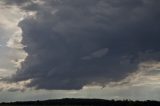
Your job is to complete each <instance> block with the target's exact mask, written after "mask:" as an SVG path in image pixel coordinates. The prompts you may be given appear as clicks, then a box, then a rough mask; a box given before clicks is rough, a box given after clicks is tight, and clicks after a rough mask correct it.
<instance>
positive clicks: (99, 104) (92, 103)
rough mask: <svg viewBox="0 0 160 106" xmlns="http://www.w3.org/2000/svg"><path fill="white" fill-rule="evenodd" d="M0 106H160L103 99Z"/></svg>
mask: <svg viewBox="0 0 160 106" xmlns="http://www.w3.org/2000/svg"><path fill="white" fill-rule="evenodd" d="M0 106H160V102H159V101H149V100H148V101H130V100H123V101H120V100H119V101H117V100H103V99H57V100H46V101H28V102H10V103H1V104H0Z"/></svg>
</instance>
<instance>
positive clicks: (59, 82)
mask: <svg viewBox="0 0 160 106" xmlns="http://www.w3.org/2000/svg"><path fill="white" fill-rule="evenodd" d="M13 1H14V0H13ZM18 5H20V4H18ZM35 5H36V7H37V8H32V6H31V5H30V6H28V7H25V8H23V9H25V10H28V11H36V12H37V14H36V18H33V17H32V16H29V17H26V18H25V19H24V20H22V21H21V22H20V23H19V26H20V27H21V28H22V31H23V34H22V36H23V40H22V43H23V44H24V45H26V47H25V48H24V50H25V51H26V52H27V53H28V57H27V58H26V60H25V62H23V63H22V68H21V69H20V70H18V71H17V73H16V74H15V75H13V77H12V79H11V80H12V81H23V80H27V79H32V82H31V83H30V84H29V85H28V87H36V88H37V89H69V90H70V89H81V88H82V87H83V86H85V85H89V84H99V85H105V84H107V83H108V82H110V81H118V80H121V79H123V78H125V77H126V76H127V75H128V74H130V73H133V72H134V71H136V70H137V68H138V65H139V63H141V62H143V61H149V60H156V61H159V59H160V55H159V51H160V48H159V45H160V42H159V39H160V36H159V34H160V31H159V27H160V20H159V19H160V14H159V13H160V8H159V6H160V2H159V1H157V0H152V1H150V0H121V1H119V0H47V1H45V3H44V4H43V5H38V4H35ZM53 12H54V13H53ZM104 48H108V49H104ZM103 50H104V51H103ZM108 50H109V51H108ZM96 51H97V52H96ZM147 51H152V52H149V53H148V55H147V54H146V52H147ZM140 54H142V55H143V54H145V55H143V58H141V55H140ZM85 56H88V57H89V58H92V57H94V58H92V59H88V60H87V61H86V59H83V58H84V57H85ZM99 57H101V58H99ZM124 57H125V58H124Z"/></svg>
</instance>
